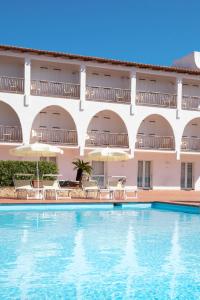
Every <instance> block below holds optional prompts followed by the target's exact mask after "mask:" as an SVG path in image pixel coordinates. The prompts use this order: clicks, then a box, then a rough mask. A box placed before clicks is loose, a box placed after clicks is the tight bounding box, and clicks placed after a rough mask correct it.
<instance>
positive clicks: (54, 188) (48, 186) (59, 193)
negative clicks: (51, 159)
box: [43, 180, 72, 200]
mask: <svg viewBox="0 0 200 300" xmlns="http://www.w3.org/2000/svg"><path fill="white" fill-rule="evenodd" d="M43 189H44V197H45V198H47V195H51V197H52V194H53V196H54V197H55V199H56V200H58V199H65V198H70V199H71V191H72V189H70V188H61V187H60V184H59V181H58V180H43ZM66 194H67V195H66Z"/></svg>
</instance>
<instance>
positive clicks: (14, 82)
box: [0, 76, 24, 94]
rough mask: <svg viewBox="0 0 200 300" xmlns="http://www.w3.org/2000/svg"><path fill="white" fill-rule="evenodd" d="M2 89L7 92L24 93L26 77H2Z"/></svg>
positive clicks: (0, 83)
mask: <svg viewBox="0 0 200 300" xmlns="http://www.w3.org/2000/svg"><path fill="white" fill-rule="evenodd" d="M0 91H1V92H7V93H16V94H23V92H24V79H23V78H15V77H7V76H1V77H0Z"/></svg>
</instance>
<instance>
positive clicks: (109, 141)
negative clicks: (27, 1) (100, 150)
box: [86, 131, 129, 148]
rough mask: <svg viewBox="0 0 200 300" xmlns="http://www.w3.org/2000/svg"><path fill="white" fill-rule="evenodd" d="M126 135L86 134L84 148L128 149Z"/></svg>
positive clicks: (108, 133) (91, 132) (90, 132)
mask: <svg viewBox="0 0 200 300" xmlns="http://www.w3.org/2000/svg"><path fill="white" fill-rule="evenodd" d="M128 145H129V143H128V134H127V133H110V132H93V131H89V132H88V133H87V139H86V146H92V147H95V146H97V147H98V146H99V147H107V146H109V147H122V148H126V147H128Z"/></svg>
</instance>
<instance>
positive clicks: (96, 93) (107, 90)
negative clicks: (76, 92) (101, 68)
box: [86, 86, 131, 103]
mask: <svg viewBox="0 0 200 300" xmlns="http://www.w3.org/2000/svg"><path fill="white" fill-rule="evenodd" d="M86 99H87V100H93V101H102V102H116V103H130V102H131V90H129V89H118V88H111V87H102V86H87V87H86Z"/></svg>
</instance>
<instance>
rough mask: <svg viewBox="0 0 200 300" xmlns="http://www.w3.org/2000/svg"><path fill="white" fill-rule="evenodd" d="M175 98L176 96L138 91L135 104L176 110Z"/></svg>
mask: <svg viewBox="0 0 200 300" xmlns="http://www.w3.org/2000/svg"><path fill="white" fill-rule="evenodd" d="M176 98H177V96H176V95H173V94H166V93H159V92H158V93H157V92H143V91H138V92H137V95H136V104H137V105H146V106H158V107H168V108H176V107H177V99H176Z"/></svg>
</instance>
